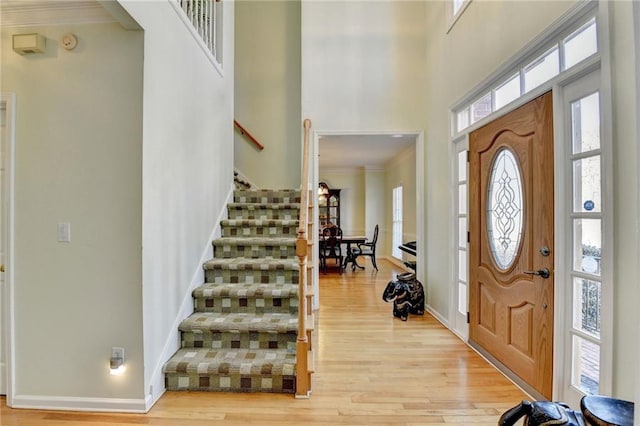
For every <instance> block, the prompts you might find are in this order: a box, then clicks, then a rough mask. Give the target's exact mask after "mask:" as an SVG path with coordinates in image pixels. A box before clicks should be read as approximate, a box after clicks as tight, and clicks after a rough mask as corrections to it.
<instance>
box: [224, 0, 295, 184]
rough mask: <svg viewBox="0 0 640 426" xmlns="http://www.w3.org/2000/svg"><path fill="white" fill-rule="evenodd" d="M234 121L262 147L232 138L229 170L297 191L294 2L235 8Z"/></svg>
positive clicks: (243, 3)
mask: <svg viewBox="0 0 640 426" xmlns="http://www.w3.org/2000/svg"><path fill="white" fill-rule="evenodd" d="M235 41H236V50H235V60H236V69H237V73H236V81H235V117H236V119H237V120H238V121H239V122H240V123H241V124H242V125H243V126H244V127H245V128H246V129H247V131H248V132H250V133H251V134H252V135H253V136H255V137H256V139H258V141H260V143H261V144H263V145H264V146H265V149H264V150H262V151H260V150H258V149H256V148H255V147H254V146H253V145H251V144H250V143H249V142H248V141H247V140H246V139H245V137H244V136H242V135H240V134H239V133H238V132H236V133H235V158H234V161H235V166H236V168H237V169H238V170H240V171H241V172H242V173H243V174H244V175H245V176H246V177H248V178H249V180H250V181H251V182H253V183H254V184H256V185H257V186H258V187H260V188H272V189H277V188H298V187H299V186H300V164H301V160H300V156H301V144H302V116H301V113H300V0H286V1H271V0H270V1H240V2H237V3H236V40H235Z"/></svg>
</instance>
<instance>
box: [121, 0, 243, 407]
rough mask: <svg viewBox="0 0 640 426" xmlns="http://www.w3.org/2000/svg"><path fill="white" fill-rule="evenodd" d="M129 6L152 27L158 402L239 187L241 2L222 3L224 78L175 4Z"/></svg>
mask: <svg viewBox="0 0 640 426" xmlns="http://www.w3.org/2000/svg"><path fill="white" fill-rule="evenodd" d="M121 3H122V5H123V6H124V7H125V8H126V9H127V11H128V12H129V13H130V14H131V16H132V17H133V18H134V19H135V20H136V21H137V22H138V23H139V24H140V25H141V26H142V27H143V28H144V30H145V52H144V117H143V131H144V139H143V154H144V159H143V172H142V176H143V200H142V209H143V212H142V224H143V229H142V247H143V265H144V266H143V271H142V273H143V297H144V307H143V313H142V316H141V318H142V321H143V323H144V365H145V371H144V379H145V380H144V381H145V394H147V395H148V394H150V393H153V394H154V395H153V398H154V399H155V398H157V397H158V395H159V392H161V391H162V389H163V387H164V376H163V375H162V371H161V370H162V367H163V365H164V362H165V361H166V359H167V357H168V356H170V355H171V354H173V352H175V350H176V349H177V348H178V338H179V334H178V330H177V325H178V323H179V321H180V320H181V319H182V318H183V317H184V316H185V315H186V314H187V313H188V312H186V311H187V310H190V309H191V308H192V306H193V301H192V298H191V294H190V290H191V289H192V288H193V287H195V286H197V285H199V284H201V283H202V282H203V272H202V261H203V260H206V258H207V257H208V256H210V253H211V237H212V234H213V232H214V230H215V229H217V227H218V221H219V219H220V215H221V213H222V212H224V211H225V205H226V201H227V198H228V196H229V194H230V191H231V189H232V182H233V133H232V132H233V127H232V126H233V79H234V77H233V74H234V65H233V64H234V61H233V55H232V54H230V52H233V35H234V23H233V16H234V15H233V13H234V10H233V9H234V3H233V2H224V3H223V11H224V22H223V29H224V38H223V40H224V46H223V51H224V52H226V54H225V57H224V64H223V69H224V76H221V75H220V74H219V73H218V72H217V71H216V70H215V69H214V68H213V66H212V64H211V63H210V62H209V60H208V59H207V57H206V56H205V54H204V52H203V51H202V50H201V49H200V48H199V47H198V46H197V44H196V43H195V42H194V39H193V37H192V35H191V33H190V32H189V31H188V29H187V27H186V26H185V25H184V24H183V23H182V22H181V21H180V20H179V19H178V18H177V16H178V15H177V14H176V11H175V10H174V9H173V7H172V6H171V4H170V2H166V1H165V2H158V1H145V2H140V1H135V0H133V1H122V2H121ZM151 387H153V389H151Z"/></svg>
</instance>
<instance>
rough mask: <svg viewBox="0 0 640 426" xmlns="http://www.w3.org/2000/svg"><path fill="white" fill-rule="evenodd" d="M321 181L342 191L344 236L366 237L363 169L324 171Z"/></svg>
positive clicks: (341, 220)
mask: <svg viewBox="0 0 640 426" xmlns="http://www.w3.org/2000/svg"><path fill="white" fill-rule="evenodd" d="M321 143H322V142H321ZM319 181H320V182H325V183H326V184H327V185H329V188H331V189H340V228H342V232H343V234H344V235H365V227H364V226H365V222H364V215H365V211H364V204H365V195H366V194H365V185H364V183H365V182H364V174H363V171H362V169H361V168H342V169H322V170H320V180H319Z"/></svg>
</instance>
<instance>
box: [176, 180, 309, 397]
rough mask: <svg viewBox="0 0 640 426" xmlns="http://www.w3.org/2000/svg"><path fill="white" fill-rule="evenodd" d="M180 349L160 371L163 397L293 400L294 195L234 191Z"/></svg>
mask: <svg viewBox="0 0 640 426" xmlns="http://www.w3.org/2000/svg"><path fill="white" fill-rule="evenodd" d="M233 198H234V199H233V201H232V202H230V203H228V205H227V212H228V219H224V220H221V221H220V225H221V235H222V236H221V237H220V238H215V239H214V240H213V241H212V247H213V257H212V258H211V259H209V260H207V261H205V262H203V271H204V283H202V285H200V286H198V287H196V288H195V289H194V290H193V292H192V296H193V306H194V312H193V314H191V315H190V316H188V317H187V318H186V319H185V320H184V321H182V322H181V323H180V325H179V326H178V330H179V331H180V335H181V339H180V344H181V349H179V350H178V351H177V352H176V353H175V355H174V356H173V357H172V358H171V359H169V361H168V362H167V363H166V364H165V366H164V369H163V372H164V376H165V378H164V381H165V387H166V389H167V390H174V391H186V390H188V391H213V392H277V393H295V383H296V380H295V372H296V339H297V327H298V306H299V303H298V302H299V301H298V283H299V270H298V260H297V257H296V256H295V242H296V238H297V231H298V220H297V219H298V217H299V209H300V205H299V202H300V192H299V191H295V190H257V191H252V190H235V191H234V197H233Z"/></svg>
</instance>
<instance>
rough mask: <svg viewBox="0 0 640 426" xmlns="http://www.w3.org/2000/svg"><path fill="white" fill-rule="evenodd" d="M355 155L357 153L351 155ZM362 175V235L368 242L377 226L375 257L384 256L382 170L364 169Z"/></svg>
mask: <svg viewBox="0 0 640 426" xmlns="http://www.w3.org/2000/svg"><path fill="white" fill-rule="evenodd" d="M352 154H353V155H357V153H352ZM363 173H364V194H365V195H364V198H365V199H364V233H363V234H364V235H366V236H367V237H368V238H369V239H370V241H371V238H373V232H374V230H375V227H376V225H378V242H377V243H376V256H378V255H379V256H386V255H387V254H388V253H387V250H386V244H385V241H384V235H385V227H386V213H387V211H388V210H389V204H387V203H386V202H387V198H386V197H385V195H386V193H385V186H384V177H385V173H384V168H382V167H365V168H364V170H363Z"/></svg>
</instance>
